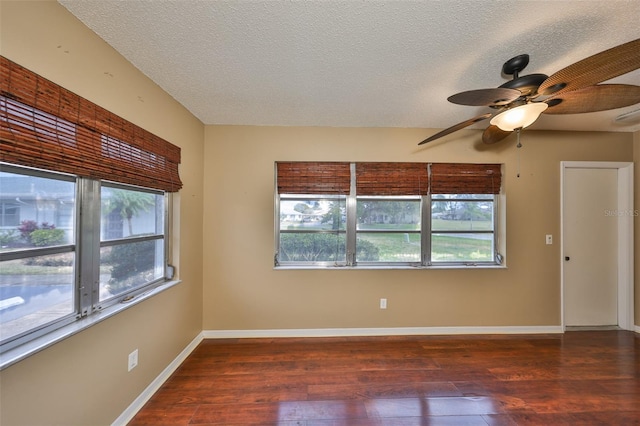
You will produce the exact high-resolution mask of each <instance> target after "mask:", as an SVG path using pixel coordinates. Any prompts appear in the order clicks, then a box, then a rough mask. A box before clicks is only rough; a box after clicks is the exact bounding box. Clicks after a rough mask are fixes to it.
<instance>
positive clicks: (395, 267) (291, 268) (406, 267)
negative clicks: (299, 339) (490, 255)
mask: <svg viewBox="0 0 640 426" xmlns="http://www.w3.org/2000/svg"><path fill="white" fill-rule="evenodd" d="M273 269H274V270H276V271H295V270H305V269H313V270H318V269H325V270H345V269H346V270H350V271H358V270H378V271H379V270H386V269H393V270H420V271H424V270H448V269H456V270H462V269H467V270H468V269H507V265H498V264H495V265H493V264H474V265H471V264H470V265H462V264H456V265H431V266H409V265H358V266H333V265H331V266H327V265H280V266H274V267H273Z"/></svg>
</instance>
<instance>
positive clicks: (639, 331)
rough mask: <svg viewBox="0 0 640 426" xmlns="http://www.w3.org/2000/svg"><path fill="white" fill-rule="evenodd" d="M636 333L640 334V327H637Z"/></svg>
mask: <svg viewBox="0 0 640 426" xmlns="http://www.w3.org/2000/svg"><path fill="white" fill-rule="evenodd" d="M636 333H640V325H636Z"/></svg>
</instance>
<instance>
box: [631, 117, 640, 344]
mask: <svg viewBox="0 0 640 426" xmlns="http://www.w3.org/2000/svg"><path fill="white" fill-rule="evenodd" d="M633 162H634V165H633V166H634V176H633V177H634V182H633V189H634V195H633V200H634V204H635V209H636V211H640V130H639V131H637V132H635V133H634V134H633ZM633 225H634V228H633V229H634V232H635V240H634V241H635V243H634V255H635V264H634V272H635V289H634V296H635V300H634V307H635V311H636V327H638V328H639V329H640V220H638V217H637V216H636V219H635V220H634V222H633ZM639 331H640V330H639Z"/></svg>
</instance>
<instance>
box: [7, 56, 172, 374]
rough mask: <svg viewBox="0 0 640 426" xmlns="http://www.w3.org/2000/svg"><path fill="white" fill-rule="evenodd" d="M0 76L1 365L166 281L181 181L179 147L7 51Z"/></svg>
mask: <svg viewBox="0 0 640 426" xmlns="http://www.w3.org/2000/svg"><path fill="white" fill-rule="evenodd" d="M0 74H1V75H2V78H1V79H0V167H1V169H0V355H1V357H0V362H1V364H0V368H2V367H4V366H5V365H8V364H9V363H10V362H15V361H16V360H18V359H21V358H23V357H25V356H27V355H28V354H30V353H33V352H35V351H37V350H39V349H41V348H42V347H46V345H48V344H50V343H52V342H55V341H57V340H59V339H61V338H63V337H64V336H66V335H68V334H69V333H72V332H74V331H77V330H79V329H82V328H84V327H88V326H90V325H92V324H93V323H95V322H96V321H98V320H100V319H101V318H105V317H107V316H108V315H111V314H113V313H116V312H118V311H119V310H121V309H123V308H124V306H125V305H124V304H123V303H124V302H128V301H130V300H132V299H133V298H135V297H137V296H141V295H147V294H153V292H151V290H153V289H155V288H156V287H160V285H161V284H164V283H165V282H167V280H166V279H165V277H166V276H167V273H166V269H167V249H166V247H167V245H168V243H167V241H168V238H167V234H168V232H167V223H168V220H167V219H166V217H167V212H168V210H169V209H168V204H169V203H168V200H170V198H169V195H168V193H170V192H175V191H178V190H179V189H180V188H181V187H182V182H181V180H180V176H179V174H178V165H179V163H180V148H179V147H177V146H175V145H172V144H170V143H169V142H167V141H165V140H163V139H161V138H159V137H158V136H155V135H153V134H151V133H149V132H148V131H146V130H144V129H141V128H140V127H138V126H136V125H134V124H133V123H130V122H128V121H126V120H124V119H123V118H121V117H118V116H117V115H115V114H113V113H111V112H109V111H107V110H105V109H104V108H101V107H100V106H98V105H96V104H94V103H92V102H90V101H88V100H86V99H84V98H81V97H80V96H78V95H76V94H74V93H72V92H70V91H68V90H66V89H64V88H62V87H60V86H58V85H56V84H55V83H53V82H51V81H48V80H46V79H44V78H43V77H41V76H39V75H37V74H35V73H33V72H31V71H29V70H27V69H25V68H23V67H21V66H20V65H18V64H16V63H13V62H12V61H10V60H8V59H7V58H5V57H3V56H0ZM168 285H170V284H168ZM168 285H167V286H168ZM162 288H164V287H162ZM107 308H109V309H108V311H105V309H107ZM99 312H102V313H103V315H100V316H98V315H95V314H97V313H99ZM85 319H86V321H85ZM67 325H69V327H65V326H67ZM40 337H41V339H40ZM35 339H38V340H36V341H35V342H33V343H30V342H32V341H34V340H35ZM27 343H30V344H29V345H27ZM23 344H24V345H23ZM7 353H8V354H7Z"/></svg>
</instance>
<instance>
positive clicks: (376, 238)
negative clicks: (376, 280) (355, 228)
mask: <svg viewBox="0 0 640 426" xmlns="http://www.w3.org/2000/svg"><path fill="white" fill-rule="evenodd" d="M356 260H357V261H359V262H419V261H420V234H419V233H409V232H358V238H357V240H356Z"/></svg>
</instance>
